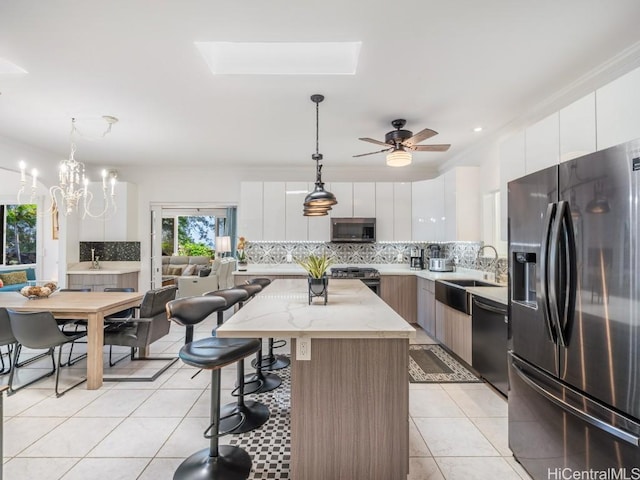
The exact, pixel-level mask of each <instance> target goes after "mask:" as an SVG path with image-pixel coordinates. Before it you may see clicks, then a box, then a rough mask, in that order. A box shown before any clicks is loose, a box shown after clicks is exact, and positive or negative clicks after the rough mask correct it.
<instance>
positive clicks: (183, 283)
mask: <svg viewBox="0 0 640 480" xmlns="http://www.w3.org/2000/svg"><path fill="white" fill-rule="evenodd" d="M235 265H236V261H235V259H233V258H223V259H216V260H215V261H214V262H213V265H212V271H211V273H210V274H209V275H208V276H206V277H198V276H180V277H178V278H177V279H176V284H177V285H178V294H177V297H178V298H183V297H195V296H199V295H202V294H203V293H206V292H213V291H215V290H223V289H226V288H231V287H233V271H234V270H235Z"/></svg>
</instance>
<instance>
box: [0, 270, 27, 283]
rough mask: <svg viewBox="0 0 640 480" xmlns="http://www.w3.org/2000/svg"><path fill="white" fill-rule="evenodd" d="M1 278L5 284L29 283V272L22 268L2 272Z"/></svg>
mask: <svg viewBox="0 0 640 480" xmlns="http://www.w3.org/2000/svg"><path fill="white" fill-rule="evenodd" d="M0 280H2V282H3V283H4V284H5V285H15V284H17V283H27V272H26V271H24V270H21V271H19V272H9V273H0Z"/></svg>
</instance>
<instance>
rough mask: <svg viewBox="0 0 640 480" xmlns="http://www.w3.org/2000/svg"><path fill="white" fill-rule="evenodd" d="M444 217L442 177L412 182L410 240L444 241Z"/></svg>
mask: <svg viewBox="0 0 640 480" xmlns="http://www.w3.org/2000/svg"><path fill="white" fill-rule="evenodd" d="M444 216H445V214H444V176H439V177H437V178H432V179H430V180H423V181H420V182H414V183H413V186H412V188H411V236H412V240H414V241H421V242H437V241H441V240H444Z"/></svg>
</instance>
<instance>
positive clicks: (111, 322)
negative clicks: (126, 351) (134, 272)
mask: <svg viewBox="0 0 640 480" xmlns="http://www.w3.org/2000/svg"><path fill="white" fill-rule="evenodd" d="M104 291H105V292H135V289H134V288H132V287H105V289H104ZM135 312H136V310H135V308H127V309H126V310H121V311H119V312H116V313H113V314H111V315H108V316H106V317H104V329H105V331H108V332H111V333H114V332H119V331H122V330H124V329H125V328H130V327H132V326H133V317H134V316H135ZM112 354H113V345H109V366H110V367H113V366H114V365H115V364H116V363H118V362H121V361H122V360H125V359H126V358H128V355H125V356H124V357H122V358H120V359H118V360H116V361H115V362H114V361H113V360H112Z"/></svg>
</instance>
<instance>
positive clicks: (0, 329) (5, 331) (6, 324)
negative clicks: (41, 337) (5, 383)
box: [0, 308, 17, 375]
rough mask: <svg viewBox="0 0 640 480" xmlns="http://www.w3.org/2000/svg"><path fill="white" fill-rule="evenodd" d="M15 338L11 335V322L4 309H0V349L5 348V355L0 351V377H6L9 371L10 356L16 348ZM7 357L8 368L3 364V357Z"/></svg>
mask: <svg viewBox="0 0 640 480" xmlns="http://www.w3.org/2000/svg"><path fill="white" fill-rule="evenodd" d="M16 343H17V340H16V337H14V335H13V330H11V321H10V320H9V313H8V312H7V309H6V308H0V347H5V346H6V347H7V353H6V354H5V353H2V352H1V351H0V364H1V365H2V370H0V375H6V374H7V373H9V372H10V371H11V364H12V361H11V355H12V353H13V350H14V349H15V348H16ZM5 355H7V358H8V362H7V363H8V364H9V365H8V366H6V365H5V363H4V356H5Z"/></svg>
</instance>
